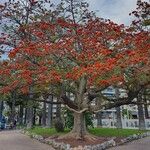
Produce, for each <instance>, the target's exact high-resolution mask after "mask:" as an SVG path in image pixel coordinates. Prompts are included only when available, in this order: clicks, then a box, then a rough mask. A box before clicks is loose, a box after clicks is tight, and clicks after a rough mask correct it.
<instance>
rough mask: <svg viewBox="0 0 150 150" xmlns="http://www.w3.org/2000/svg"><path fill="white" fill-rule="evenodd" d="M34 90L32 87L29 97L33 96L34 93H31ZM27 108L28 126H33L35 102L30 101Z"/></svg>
mask: <svg viewBox="0 0 150 150" xmlns="http://www.w3.org/2000/svg"><path fill="white" fill-rule="evenodd" d="M32 91H33V89H32V87H30V93H29V99H32V98H33V95H32V94H31V93H32ZM28 105H29V106H28V108H27V128H28V129H29V128H32V127H33V104H32V103H31V104H30V103H29V104H28Z"/></svg>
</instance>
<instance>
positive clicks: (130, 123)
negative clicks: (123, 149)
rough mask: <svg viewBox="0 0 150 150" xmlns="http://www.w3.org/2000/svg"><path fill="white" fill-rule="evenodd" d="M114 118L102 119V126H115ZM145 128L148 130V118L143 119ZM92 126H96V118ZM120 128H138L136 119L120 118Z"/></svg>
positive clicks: (149, 126)
mask: <svg viewBox="0 0 150 150" xmlns="http://www.w3.org/2000/svg"><path fill="white" fill-rule="evenodd" d="M116 122H117V120H116V119H102V127H107V128H116ZM145 125H146V129H148V130H150V119H145ZM94 126H95V127H97V120H96V119H95V120H94ZM122 128H124V129H138V128H139V120H138V119H122Z"/></svg>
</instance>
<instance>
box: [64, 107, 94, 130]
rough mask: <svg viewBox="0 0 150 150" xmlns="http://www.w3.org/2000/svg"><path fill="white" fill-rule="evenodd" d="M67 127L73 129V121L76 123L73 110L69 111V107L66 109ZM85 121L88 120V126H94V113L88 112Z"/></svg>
mask: <svg viewBox="0 0 150 150" xmlns="http://www.w3.org/2000/svg"><path fill="white" fill-rule="evenodd" d="M64 114H65V116H66V117H65V127H66V128H68V129H72V128H73V123H74V118H73V114H72V112H71V111H69V110H68V109H66V110H65V113H64ZM85 122H86V126H87V127H92V128H93V117H92V114H91V113H89V112H87V113H85Z"/></svg>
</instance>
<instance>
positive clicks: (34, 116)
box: [33, 108, 36, 125]
mask: <svg viewBox="0 0 150 150" xmlns="http://www.w3.org/2000/svg"><path fill="white" fill-rule="evenodd" d="M33 125H36V108H34V109H33Z"/></svg>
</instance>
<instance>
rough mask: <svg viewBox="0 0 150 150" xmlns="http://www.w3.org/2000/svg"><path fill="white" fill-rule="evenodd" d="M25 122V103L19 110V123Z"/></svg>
mask: <svg viewBox="0 0 150 150" xmlns="http://www.w3.org/2000/svg"><path fill="white" fill-rule="evenodd" d="M22 124H23V105H20V110H19V125H22Z"/></svg>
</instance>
